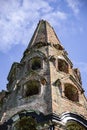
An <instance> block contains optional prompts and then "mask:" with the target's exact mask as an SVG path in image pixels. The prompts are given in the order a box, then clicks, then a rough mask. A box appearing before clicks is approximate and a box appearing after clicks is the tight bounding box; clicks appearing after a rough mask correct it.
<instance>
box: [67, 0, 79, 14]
mask: <svg viewBox="0 0 87 130" xmlns="http://www.w3.org/2000/svg"><path fill="white" fill-rule="evenodd" d="M66 2H67V3H68V6H69V7H70V8H71V9H72V11H73V12H74V13H75V14H78V13H79V5H80V2H79V0H66Z"/></svg>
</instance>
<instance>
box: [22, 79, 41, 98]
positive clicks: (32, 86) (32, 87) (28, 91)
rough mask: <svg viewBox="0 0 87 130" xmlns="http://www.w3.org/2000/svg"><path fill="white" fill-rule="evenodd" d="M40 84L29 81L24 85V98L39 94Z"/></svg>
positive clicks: (35, 81)
mask: <svg viewBox="0 0 87 130" xmlns="http://www.w3.org/2000/svg"><path fill="white" fill-rule="evenodd" d="M39 90H40V83H39V81H37V80H30V81H28V82H27V83H26V84H25V85H24V97H28V96H33V95H36V94H39Z"/></svg>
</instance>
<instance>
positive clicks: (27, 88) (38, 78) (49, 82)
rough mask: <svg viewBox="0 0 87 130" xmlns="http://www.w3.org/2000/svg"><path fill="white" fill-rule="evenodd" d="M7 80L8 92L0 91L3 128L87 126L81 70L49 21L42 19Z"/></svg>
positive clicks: (63, 129) (26, 129)
mask: <svg viewBox="0 0 87 130" xmlns="http://www.w3.org/2000/svg"><path fill="white" fill-rule="evenodd" d="M7 79H8V84H7V91H2V92H0V117H1V124H0V130H86V129H87V100H86V98H85V96H84V90H83V88H82V82H81V76H80V71H79V70H78V69H77V68H73V64H72V62H71V60H70V59H69V58H68V54H67V52H66V51H65V49H64V47H63V46H62V45H61V43H60V41H59V39H58V37H57V35H56V33H55V31H54V29H53V28H52V27H51V25H50V24H49V23H48V22H47V21H44V20H41V21H39V23H38V25H37V28H36V30H35V32H34V34H33V36H32V38H31V41H30V43H29V45H28V47H27V49H26V50H25V52H24V54H23V57H22V59H21V61H20V63H17V62H14V63H13V64H12V67H11V70H10V72H9V74H8V77H7Z"/></svg>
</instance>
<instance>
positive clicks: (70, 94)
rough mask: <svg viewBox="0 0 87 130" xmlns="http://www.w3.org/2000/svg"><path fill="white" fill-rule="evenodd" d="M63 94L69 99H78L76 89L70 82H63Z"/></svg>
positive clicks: (76, 100)
mask: <svg viewBox="0 0 87 130" xmlns="http://www.w3.org/2000/svg"><path fill="white" fill-rule="evenodd" d="M65 96H66V97H67V98H68V99H69V100H71V101H75V102H78V101H79V95H78V90H77V88H76V87H74V86H73V85H72V84H65Z"/></svg>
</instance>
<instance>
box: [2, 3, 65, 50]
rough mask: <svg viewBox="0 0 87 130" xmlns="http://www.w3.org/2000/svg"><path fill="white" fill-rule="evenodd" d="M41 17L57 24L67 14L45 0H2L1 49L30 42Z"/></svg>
mask: <svg viewBox="0 0 87 130" xmlns="http://www.w3.org/2000/svg"><path fill="white" fill-rule="evenodd" d="M41 18H45V19H47V20H48V19H49V21H50V19H51V21H53V22H52V23H53V24H55V23H56V21H57V20H66V18H67V16H66V14H65V13H64V12H61V11H58V10H55V8H53V7H52V6H51V5H50V4H49V3H48V2H46V1H45V0H32V1H30V0H0V51H3V52H6V51H8V50H9V49H10V48H11V47H12V46H13V45H15V44H24V45H25V44H28V42H29V39H30V37H31V35H32V33H33V30H34V29H35V26H36V24H35V23H37V22H38V20H39V19H41Z"/></svg>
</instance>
